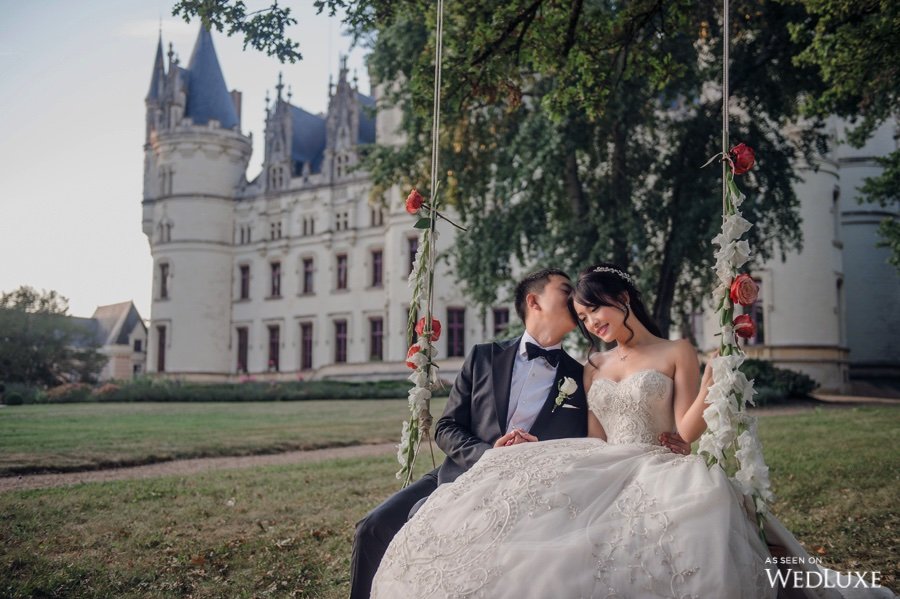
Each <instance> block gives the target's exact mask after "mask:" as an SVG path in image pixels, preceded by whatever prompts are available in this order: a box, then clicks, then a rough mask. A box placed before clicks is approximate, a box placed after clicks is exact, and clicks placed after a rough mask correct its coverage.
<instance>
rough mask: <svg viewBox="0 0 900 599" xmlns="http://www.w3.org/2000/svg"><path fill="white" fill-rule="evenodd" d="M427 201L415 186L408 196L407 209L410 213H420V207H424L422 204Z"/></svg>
mask: <svg viewBox="0 0 900 599" xmlns="http://www.w3.org/2000/svg"><path fill="white" fill-rule="evenodd" d="M424 203H425V198H423V197H422V194H420V193H419V192H418V190H416V188H415V187H413V190H412V191H411V192H409V195H408V196H406V211H407V212H409V213H410V214H418V213H419V208H421V207H422V204H424Z"/></svg>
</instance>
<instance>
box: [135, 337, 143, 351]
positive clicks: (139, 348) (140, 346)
mask: <svg viewBox="0 0 900 599" xmlns="http://www.w3.org/2000/svg"><path fill="white" fill-rule="evenodd" d="M134 351H135V352H137V353H141V352H142V351H144V341H143V340H141V339H135V340H134Z"/></svg>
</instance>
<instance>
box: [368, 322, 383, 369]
mask: <svg viewBox="0 0 900 599" xmlns="http://www.w3.org/2000/svg"><path fill="white" fill-rule="evenodd" d="M369 359H370V360H373V361H379V362H380V361H381V360H383V359H384V319H383V318H380V317H378V318H371V319H369Z"/></svg>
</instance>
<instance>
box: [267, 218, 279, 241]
mask: <svg viewBox="0 0 900 599" xmlns="http://www.w3.org/2000/svg"><path fill="white" fill-rule="evenodd" d="M269 239H272V240H275V239H281V221H280V220H279V221H275V222H273V223H269Z"/></svg>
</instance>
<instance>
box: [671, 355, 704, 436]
mask: <svg viewBox="0 0 900 599" xmlns="http://www.w3.org/2000/svg"><path fill="white" fill-rule="evenodd" d="M676 343H677V344H678V348H677V357H676V361H675V426H676V427H677V429H678V434H679V435H681V437H682V438H683V439H684V440H685V441H687V442H688V443H692V442H694V441H696V440H697V439H699V438H700V435H702V434H703V431H705V430H706V421H705V420H703V411H704V410H705V409H706V401H705V400H706V395H707V393H708V392H709V385H710V383H711V382H712V381H711V379H712V369H711V368H710V367H709V366H708V365H707V367H706V370H705V371H704V372H703V381H702V384H700V361H699V360H697V351H696V350H695V349H694V346H693V345H691V343H690V342H689V341H688V340H687V339H681V340H679V341H676ZM698 388H699V392H698Z"/></svg>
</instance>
